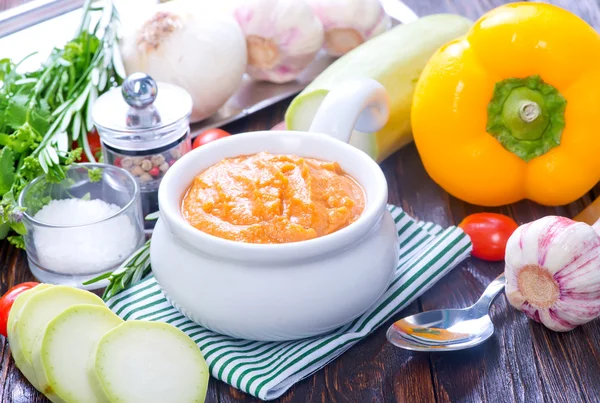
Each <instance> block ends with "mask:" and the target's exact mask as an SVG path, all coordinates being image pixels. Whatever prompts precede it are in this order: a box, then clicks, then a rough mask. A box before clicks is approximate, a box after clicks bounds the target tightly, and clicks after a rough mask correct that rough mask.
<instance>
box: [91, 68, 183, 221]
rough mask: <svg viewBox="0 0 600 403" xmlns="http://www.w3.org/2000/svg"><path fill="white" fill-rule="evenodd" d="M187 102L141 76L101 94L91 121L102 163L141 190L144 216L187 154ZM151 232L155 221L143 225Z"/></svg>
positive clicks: (172, 88) (177, 91) (168, 86)
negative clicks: (123, 172)
mask: <svg viewBox="0 0 600 403" xmlns="http://www.w3.org/2000/svg"><path fill="white" fill-rule="evenodd" d="M191 110H192V99H191V97H190V95H189V94H188V93H187V92H186V91H185V90H183V89H182V88H180V87H178V86H175V85H172V84H166V83H156V82H154V80H153V79H152V78H151V77H150V76H148V75H146V74H143V73H134V74H132V75H130V76H129V77H127V79H126V80H125V81H124V82H123V85H122V86H121V87H120V88H114V89H112V90H110V91H108V92H107V93H106V94H104V95H102V96H101V97H100V98H98V100H97V101H96V103H95V104H94V107H93V111H92V117H93V119H94V124H95V125H96V128H97V129H98V133H99V135H100V139H101V142H102V153H103V158H104V162H105V163H107V164H111V165H116V166H118V167H121V168H124V169H126V170H127V171H129V172H130V173H131V174H132V175H133V176H134V177H135V178H136V179H137V182H138V184H139V186H140V191H141V198H142V209H143V213H144V216H146V215H148V214H151V213H154V212H156V211H158V187H159V185H160V181H161V179H162V178H163V177H164V175H165V174H166V173H167V171H168V170H169V168H170V167H171V166H172V165H173V164H174V163H175V162H176V161H177V160H178V159H179V158H181V157H182V156H183V155H184V154H186V153H187V152H188V151H190V150H191V140H190V127H189V116H190V113H191ZM144 225H145V228H146V230H149V231H150V230H152V228H153V227H154V221H148V220H146V221H145V224H144Z"/></svg>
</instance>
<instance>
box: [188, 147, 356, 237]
mask: <svg viewBox="0 0 600 403" xmlns="http://www.w3.org/2000/svg"><path fill="white" fill-rule="evenodd" d="M364 204H365V201H364V194H363V191H362V189H361V187H360V186H359V185H358V184H357V183H356V182H355V181H354V180H353V179H352V178H351V177H350V176H348V175H346V174H344V172H343V171H342V169H341V168H340V166H339V164H338V163H337V162H325V161H319V160H316V159H310V158H301V157H296V156H293V155H273V154H268V153H260V154H254V155H249V156H241V157H236V158H227V159H224V160H222V161H221V162H219V163H217V164H215V165H213V166H211V167H210V168H208V169H207V170H206V171H204V172H202V173H200V174H199V175H198V176H196V177H195V178H194V181H193V182H192V185H191V186H190V188H189V189H188V191H187V193H186V195H185V196H184V198H183V202H182V208H181V210H182V212H183V216H184V218H185V219H186V220H187V221H188V222H189V223H190V224H191V225H193V226H194V227H196V228H198V229H199V230H201V231H204V232H206V233H208V234H212V235H215V236H218V237H220V238H225V239H230V240H234V241H240V242H250V243H286V242H297V241H304V240H307V239H312V238H317V237H320V236H323V235H327V234H331V233H332V232H335V231H337V230H339V229H342V228H344V227H346V226H348V225H350V224H351V223H352V222H354V221H356V219H358V217H359V216H360V214H361V213H362V211H363V209H364Z"/></svg>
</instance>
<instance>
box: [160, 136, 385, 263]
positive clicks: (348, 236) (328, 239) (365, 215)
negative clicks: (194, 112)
mask: <svg viewBox="0 0 600 403" xmlns="http://www.w3.org/2000/svg"><path fill="white" fill-rule="evenodd" d="M275 136H288V137H294V138H299V139H300V141H303V142H325V143H327V145H328V146H330V147H331V148H332V149H336V151H335V153H345V154H351V155H352V158H353V160H354V161H355V162H356V163H357V164H360V165H361V167H364V169H368V170H369V172H370V174H369V180H372V181H373V182H376V186H375V188H376V190H374V191H372V193H373V194H370V195H369V194H367V190H366V187H365V186H364V185H363V184H362V183H361V182H360V181H359V180H358V179H357V178H356V177H353V179H354V180H355V181H356V182H357V183H358V184H359V185H360V187H361V188H362V189H363V192H365V196H368V197H370V198H371V200H372V201H369V202H368V203H367V204H366V205H365V209H364V210H363V212H362V213H361V215H360V217H359V218H358V219H357V220H356V221H354V222H352V223H351V224H349V225H348V226H346V227H344V228H342V229H340V230H338V231H335V232H332V233H331V234H327V235H324V236H321V237H318V238H313V239H309V240H305V241H298V242H288V243H280V244H256V243H247V242H239V241H233V240H229V239H225V238H220V237H217V236H215V235H212V234H208V233H206V232H203V231H201V230H199V229H197V228H195V227H193V226H192V225H191V224H190V223H188V222H187V221H186V220H185V218H184V217H183V214H182V213H181V199H182V197H183V195H177V194H175V193H176V192H175V191H173V190H172V188H173V187H175V186H177V183H178V180H177V177H178V172H179V171H181V170H185V169H186V168H188V165H190V164H193V162H191V161H192V160H193V159H202V156H203V155H210V154H211V153H213V152H214V151H215V150H217V149H226V148H227V147H228V146H230V145H231V144H232V143H234V142H236V141H238V142H241V141H253V140H255V141H259V142H260V141H264V140H265V138H269V137H275ZM242 138H243V140H242ZM258 152H260V151H256V152H250V153H248V155H251V154H256V153H258ZM290 154H293V153H291V152H290ZM239 155H240V154H236V155H233V153H232V154H231V155H229V156H228V157H224V158H230V157H236V156H239ZM215 163H216V162H215ZM211 165H213V164H211ZM342 168H344V167H343V166H342ZM205 169H206V168H205ZM200 172H201V171H200ZM200 172H197V173H195V175H197V174H199V173H200ZM195 175H194V176H195ZM190 184H191V183H188V184H186V186H185V188H186V189H188V188H189V186H190ZM169 192H171V193H172V194H169ZM387 198H388V188H387V181H386V179H385V176H384V174H383V171H382V170H381V168H380V167H379V165H378V164H377V163H376V162H375V161H374V160H373V159H372V158H371V157H370V156H369V155H367V154H366V153H365V152H363V151H362V150H360V149H358V148H356V147H354V146H351V145H349V144H347V143H344V142H342V141H340V140H337V139H334V138H332V137H330V136H328V135H325V134H320V133H312V132H299V131H276V130H272V131H257V132H247V133H240V134H236V135H233V136H230V137H227V138H223V139H220V140H219V141H215V142H211V143H208V144H205V145H203V146H202V147H198V148H196V149H194V150H192V151H190V152H189V153H187V154H185V155H184V156H183V157H182V158H181V159H180V160H178V161H177V163H176V164H174V165H173V166H172V167H171V169H169V170H168V171H167V173H166V174H165V176H164V177H163V179H162V182H161V185H160V188H159V191H158V200H159V211H160V219H161V220H162V221H164V222H165V224H166V227H167V229H168V230H169V232H171V234H172V235H174V236H175V237H177V238H178V239H179V240H180V241H182V242H184V243H186V244H187V245H188V246H189V247H190V248H192V249H194V250H200V251H202V252H204V253H206V254H208V255H216V256H220V257H222V258H225V259H228V260H245V259H253V260H256V259H258V260H266V261H281V260H289V259H307V258H311V257H315V256H317V255H322V254H329V253H331V252H333V251H336V250H339V249H342V248H346V247H349V246H350V245H351V244H352V243H354V242H356V241H358V240H359V239H361V238H362V237H364V236H365V235H366V234H367V233H368V232H369V231H370V230H371V229H372V228H373V227H374V226H375V225H376V223H377V222H379V221H380V220H381V218H382V216H383V213H384V212H385V206H386V204H387ZM173 199H176V201H173ZM190 239H192V240H194V242H193V243H191V242H189V240H190Z"/></svg>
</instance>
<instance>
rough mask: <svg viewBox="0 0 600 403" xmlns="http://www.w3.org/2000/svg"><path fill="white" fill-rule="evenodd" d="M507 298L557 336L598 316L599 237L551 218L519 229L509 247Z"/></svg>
mask: <svg viewBox="0 0 600 403" xmlns="http://www.w3.org/2000/svg"><path fill="white" fill-rule="evenodd" d="M505 262H506V268H505V275H506V298H507V299H508V302H510V304H511V305H512V306H514V307H515V308H517V309H518V310H520V311H523V312H524V313H525V314H526V315H527V316H528V317H530V318H531V319H533V320H535V321H538V322H541V323H543V324H544V325H545V326H546V327H547V328H549V329H552V330H554V331H558V332H564V331H567V330H571V329H573V328H575V327H576V326H578V325H582V324H584V323H587V322H589V321H590V320H592V319H594V318H596V317H598V316H599V315H600V236H598V234H597V233H596V231H595V230H594V229H593V228H592V227H591V226H589V225H587V224H585V223H582V222H575V221H573V220H570V219H568V218H564V217H555V216H549V217H544V218H541V219H539V220H537V221H533V222H531V223H529V224H525V225H522V226H520V227H519V228H518V229H517V230H516V231H515V232H514V233H513V234H512V235H511V237H510V238H509V240H508V243H507V245H506V257H505Z"/></svg>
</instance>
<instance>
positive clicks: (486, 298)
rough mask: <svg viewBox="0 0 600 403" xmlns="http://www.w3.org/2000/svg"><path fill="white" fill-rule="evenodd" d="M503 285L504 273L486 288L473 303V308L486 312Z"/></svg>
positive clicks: (504, 281)
mask: <svg viewBox="0 0 600 403" xmlns="http://www.w3.org/2000/svg"><path fill="white" fill-rule="evenodd" d="M505 283H506V278H505V277H504V273H502V274H501V275H499V276H498V277H496V279H495V280H494V281H492V282H491V283H490V285H488V286H487V288H486V289H485V291H484V292H483V294H482V295H481V297H480V298H479V300H478V301H477V302H476V303H475V306H476V307H477V308H479V309H482V310H484V311H485V312H487V311H488V310H489V309H490V305H491V304H492V302H493V301H494V299H496V297H497V296H498V294H500V292H501V291H502V290H503V289H504V284H505Z"/></svg>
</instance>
